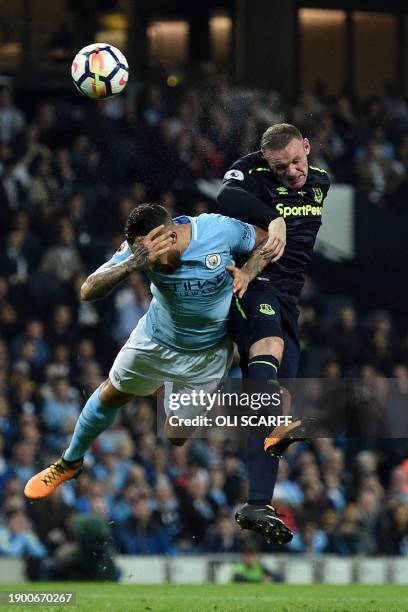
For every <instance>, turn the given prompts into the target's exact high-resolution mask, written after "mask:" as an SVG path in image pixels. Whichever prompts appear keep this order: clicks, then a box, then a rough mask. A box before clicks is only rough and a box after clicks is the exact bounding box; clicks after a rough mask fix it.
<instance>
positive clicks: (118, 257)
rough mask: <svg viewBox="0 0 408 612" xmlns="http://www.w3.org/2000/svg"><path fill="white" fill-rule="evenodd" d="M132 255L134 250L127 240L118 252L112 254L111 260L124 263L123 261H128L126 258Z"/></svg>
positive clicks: (115, 262)
mask: <svg viewBox="0 0 408 612" xmlns="http://www.w3.org/2000/svg"><path fill="white" fill-rule="evenodd" d="M131 255H132V251H131V249H130V246H129V245H128V243H127V241H126V240H125V242H122V244H121V245H120V247H119V248H118V250H117V251H116V253H114V254H113V255H112V257H111V258H110V260H109V261H110V262H111V263H114V264H118V263H122V261H126V259H128V257H130V256H131Z"/></svg>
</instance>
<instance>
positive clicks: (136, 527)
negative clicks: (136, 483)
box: [115, 498, 176, 555]
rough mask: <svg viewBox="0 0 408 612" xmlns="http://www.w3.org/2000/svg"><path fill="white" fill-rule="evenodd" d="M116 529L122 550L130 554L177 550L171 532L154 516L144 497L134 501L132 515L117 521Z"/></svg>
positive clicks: (154, 553)
mask: <svg viewBox="0 0 408 612" xmlns="http://www.w3.org/2000/svg"><path fill="white" fill-rule="evenodd" d="M115 531H116V538H117V541H118V543H119V546H120V550H121V552H123V553H125V554H128V555H149V554H150V555H160V554H173V553H174V552H175V551H176V549H175V547H174V546H173V544H172V543H171V540H170V537H169V534H168V533H167V531H166V530H165V529H164V528H163V527H161V526H160V523H159V522H158V521H157V519H156V518H155V517H154V516H153V514H152V510H151V509H150V507H149V503H148V501H147V499H144V498H140V499H138V500H137V501H135V502H134V503H133V505H132V508H131V515H130V517H129V518H128V519H127V520H125V521H121V522H119V523H117V524H116V525H115Z"/></svg>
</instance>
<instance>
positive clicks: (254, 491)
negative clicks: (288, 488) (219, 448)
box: [247, 355, 279, 506]
mask: <svg viewBox="0 0 408 612" xmlns="http://www.w3.org/2000/svg"><path fill="white" fill-rule="evenodd" d="M278 369H279V361H278V360H277V359H276V358H275V357H273V356H272V355H257V356H256V357H252V359H250V361H249V364H248V378H263V379H264V380H267V381H268V382H272V381H273V382H276V385H278V384H279V383H278ZM278 467H279V459H277V458H276V457H271V456H270V455H267V454H266V453H265V451H264V438H263V437H260V436H251V437H250V438H249V439H248V442H247V469H248V489H249V490H248V504H251V505H255V506H258V505H259V506H264V505H265V504H270V503H271V499H272V496H273V490H274V488H275V483H276V479H277V475H278Z"/></svg>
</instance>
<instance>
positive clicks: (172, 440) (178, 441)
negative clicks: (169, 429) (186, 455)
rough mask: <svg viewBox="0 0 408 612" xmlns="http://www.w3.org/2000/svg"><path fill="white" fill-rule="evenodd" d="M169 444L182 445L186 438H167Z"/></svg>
mask: <svg viewBox="0 0 408 612" xmlns="http://www.w3.org/2000/svg"><path fill="white" fill-rule="evenodd" d="M167 439H168V441H169V442H170V444H172V445H173V446H183V445H184V444H185V443H186V442H187V439H186V438H167Z"/></svg>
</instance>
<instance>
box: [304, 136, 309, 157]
mask: <svg viewBox="0 0 408 612" xmlns="http://www.w3.org/2000/svg"><path fill="white" fill-rule="evenodd" d="M303 149H304V151H305V153H306V155H309V153H310V141H309V139H308V138H304V139H303Z"/></svg>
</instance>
